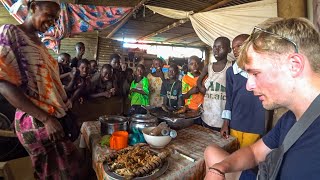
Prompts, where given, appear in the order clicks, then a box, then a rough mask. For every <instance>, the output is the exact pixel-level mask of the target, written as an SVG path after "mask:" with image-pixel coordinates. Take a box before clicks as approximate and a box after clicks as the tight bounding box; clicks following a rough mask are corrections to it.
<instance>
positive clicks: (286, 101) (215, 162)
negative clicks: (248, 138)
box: [205, 18, 320, 180]
mask: <svg viewBox="0 0 320 180" xmlns="http://www.w3.org/2000/svg"><path fill="white" fill-rule="evenodd" d="M319 52H320V37H319V34H318V32H317V30H316V29H315V28H314V26H313V25H312V23H311V22H309V21H308V20H306V19H304V18H289V19H282V18H281V19H280V20H279V19H278V20H277V21H273V22H270V21H269V22H268V23H264V24H262V25H260V26H259V27H255V28H254V29H253V32H252V34H251V36H250V37H249V39H248V41H246V42H245V43H244V44H243V47H242V51H241V54H240V58H239V60H238V65H239V66H240V67H241V68H242V69H244V70H246V71H247V72H248V81H247V85H246V87H247V90H249V91H252V92H253V93H254V95H255V96H258V98H259V100H260V101H261V102H262V105H263V107H264V108H265V109H267V110H271V109H275V108H279V107H285V108H288V109H289V111H288V112H287V113H286V114H285V115H283V116H282V117H281V118H280V120H279V121H278V123H277V124H276V126H275V127H274V128H273V129H272V130H271V131H270V132H269V133H268V134H267V135H265V136H264V137H263V138H262V139H260V140H259V141H257V142H256V143H254V144H253V145H250V146H248V147H244V148H241V149H240V150H238V151H236V152H235V153H233V154H231V155H229V154H228V153H226V152H224V151H223V150H221V149H219V148H218V147H216V146H209V147H208V148H207V149H206V150H205V161H206V167H207V174H206V179H224V178H225V177H226V178H227V179H239V176H240V174H241V171H243V170H246V169H249V168H252V167H254V166H256V165H257V164H258V163H259V162H262V161H264V160H265V158H266V156H267V154H268V153H270V152H271V150H272V149H274V148H278V147H279V146H280V145H281V144H282V142H283V139H284V137H285V136H286V134H287V133H288V131H289V130H290V128H291V127H292V126H293V125H294V123H295V122H296V121H298V120H299V119H300V118H301V116H302V114H303V113H304V112H305V111H306V110H307V108H308V107H309V106H310V104H311V103H312V102H313V101H314V99H315V98H316V97H317V96H318V95H319V94H320V65H319V64H320V56H319ZM319 128H320V117H318V118H317V119H316V120H315V121H314V122H313V123H312V124H311V126H310V127H309V128H308V129H307V130H306V132H305V133H304V134H303V135H302V136H301V137H300V138H299V139H298V140H297V141H296V142H295V144H294V145H293V146H292V147H291V148H290V149H289V150H288V151H287V152H286V153H285V155H284V157H283V161H282V164H281V167H280V170H279V173H278V177H277V179H281V180H291V179H308V180H310V179H319V177H320V156H319V155H318V154H317V152H318V151H319V148H320V143H319V141H320V133H319Z"/></svg>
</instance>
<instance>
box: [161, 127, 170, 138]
mask: <svg viewBox="0 0 320 180" xmlns="http://www.w3.org/2000/svg"><path fill="white" fill-rule="evenodd" d="M169 134H170V129H169V128H164V129H162V130H161V135H162V136H169Z"/></svg>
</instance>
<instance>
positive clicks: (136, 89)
mask: <svg viewBox="0 0 320 180" xmlns="http://www.w3.org/2000/svg"><path fill="white" fill-rule="evenodd" d="M145 70H146V69H145V67H144V66H143V65H142V64H138V65H137V69H136V76H135V79H134V80H133V81H132V83H131V86H130V93H129V99H130V100H131V107H130V109H129V113H128V115H129V116H131V115H133V114H146V113H147V110H146V109H145V108H144V107H142V106H147V105H149V81H148V79H147V78H146V77H145V76H144V73H145Z"/></svg>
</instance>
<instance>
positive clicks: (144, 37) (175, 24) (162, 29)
mask: <svg viewBox="0 0 320 180" xmlns="http://www.w3.org/2000/svg"><path fill="white" fill-rule="evenodd" d="M231 1H233V0H222V1H220V2H218V3H216V4H214V5H211V6H209V7H207V8H205V9H203V10H201V11H199V12H205V11H210V10H213V9H217V8H219V7H221V6H223V5H225V4H227V3H229V2H231ZM188 21H190V20H189V19H180V20H178V21H176V22H174V23H172V24H170V25H168V26H166V27H164V28H161V29H159V30H157V31H156V32H154V33H151V34H148V35H146V36H143V37H141V38H139V39H138V40H145V39H148V38H150V37H153V36H156V35H158V34H161V33H163V32H166V31H168V30H170V29H172V28H175V27H178V26H180V25H182V24H184V23H186V22H188Z"/></svg>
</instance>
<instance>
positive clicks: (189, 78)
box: [176, 56, 203, 113]
mask: <svg viewBox="0 0 320 180" xmlns="http://www.w3.org/2000/svg"><path fill="white" fill-rule="evenodd" d="M200 63H201V60H200V58H199V57H197V56H191V57H190V58H189V60H188V69H189V72H188V73H187V75H185V76H183V78H182V97H183V99H184V101H185V105H184V106H183V107H182V108H181V109H180V110H178V111H177V112H176V113H184V112H186V111H187V110H191V111H198V110H199V107H200V106H201V104H202V103H203V94H201V93H200V92H199V89H198V87H197V80H198V78H199V75H200V71H199V65H200Z"/></svg>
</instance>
